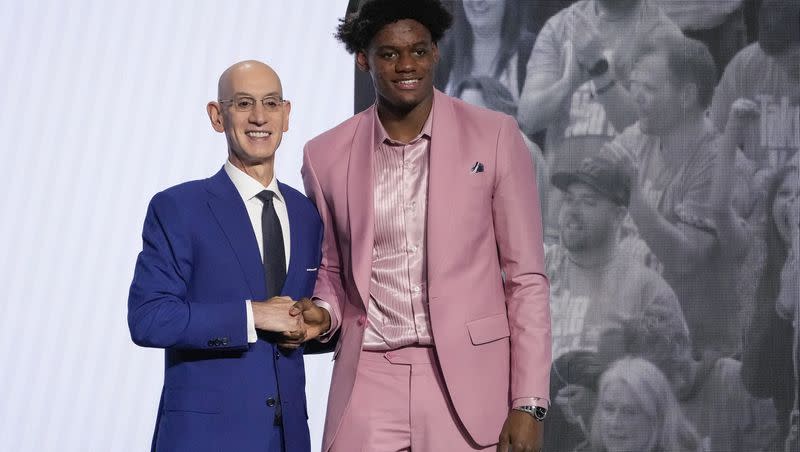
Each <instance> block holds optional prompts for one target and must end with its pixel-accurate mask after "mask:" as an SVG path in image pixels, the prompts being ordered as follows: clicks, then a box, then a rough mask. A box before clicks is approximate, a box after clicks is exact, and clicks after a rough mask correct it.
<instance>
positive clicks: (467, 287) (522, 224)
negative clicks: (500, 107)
mask: <svg viewBox="0 0 800 452" xmlns="http://www.w3.org/2000/svg"><path fill="white" fill-rule="evenodd" d="M434 96H435V97H434V109H433V114H434V117H433V124H432V126H433V130H432V133H431V134H432V139H431V148H430V153H429V159H430V173H429V174H430V175H429V182H428V216H427V220H426V233H427V267H428V300H429V309H430V321H431V326H432V330H433V338H434V342H435V345H436V352H437V355H438V359H439V363H440V365H441V369H442V373H443V375H444V380H445V383H446V386H447V390H448V392H449V395H450V398H451V400H452V402H453V405H454V407H455V410H456V412H457V414H458V416H459V418H460V420H461V422H462V423H463V425H464V426H465V427H466V429H467V431H468V432H469V434H470V435H471V437H472V439H473V440H474V441H475V442H476V443H478V444H480V445H484V446H486V445H490V444H493V443H496V442H497V440H498V437H499V434H500V430H501V428H502V425H503V422H504V421H505V419H506V417H507V415H508V410H509V407H510V403H511V401H512V400H514V399H516V398H520V397H543V398H548V389H549V374H550V360H551V356H550V351H551V339H550V307H549V302H548V296H549V285H548V282H547V279H546V277H545V275H544V251H543V244H542V226H541V218H540V213H539V212H540V210H539V201H538V200H539V196H538V194H537V189H536V181H535V172H534V168H533V162H532V159H531V156H530V154H529V152H528V149H527V147H526V146H525V143H524V142H523V140H522V137H521V134H520V132H519V129H518V126H517V123H516V121H515V120H514V119H513V118H511V117H510V116H507V115H503V114H500V113H496V112H492V111H489V110H486V109H482V108H477V107H474V106H471V105H469V104H467V103H464V102H462V101H460V100H458V99H454V98H451V97H448V96H446V95H445V94H443V93H441V92H439V91H436V92H435V95H434ZM374 108H375V106H372V107H370V108H369V109H367V110H365V111H364V112H362V113H360V114H357V115H355V116H353V117H352V118H350V119H348V120H346V121H345V122H343V123H342V124H340V125H338V126H336V127H334V128H333V129H331V130H329V131H327V132H325V133H323V134H321V135H319V136H318V137H316V138H314V139H312V140H311V141H309V142H308V143H307V144H306V147H305V150H304V155H303V169H302V174H303V181H304V183H305V189H306V194H307V195H308V196H309V197H310V198H311V200H312V201H313V202H314V204H316V206H317V209H318V210H319V213H320V216H321V217H322V221H323V224H324V238H323V244H322V263H321V264H320V267H319V274H318V276H317V283H316V289H315V292H314V295H315V296H316V297H319V298H321V299H323V300H325V301H326V302H328V303H330V305H331V308H332V310H333V311H334V312H333V315H336V316H337V318H339V319H340V320H341V322H340V325H339V328H340V330H341V333H340V338H339V343H338V344H337V347H336V350H335V352H334V360H335V365H334V369H333V377H332V381H331V388H330V395H329V398H328V412H327V416H326V420H325V433H324V438H323V449H322V450H323V451H328V449H329V448H330V446H331V444H332V443H333V439H334V437H335V435H336V431H337V429H338V427H339V423H340V420H341V418H342V416H343V414H344V412H345V409H347V407H348V404H349V402H350V396H351V393H352V389H353V385H354V384H355V378H356V368H357V366H358V361H359V355H360V351H361V345H362V340H363V336H364V325H365V321H366V312H367V304H368V303H369V285H370V276H371V263H372V247H373V237H374V212H373V188H372V153H373V152H374V149H375V137H374V130H375V129H374V120H375V119H374V118H375V117H376V115H375V113H374ZM475 163H482V164H483V169H484V171H483V172H472V171H471V168H473V166H474V165H475ZM503 275H505V278H503ZM375 403H380V400H376V401H375ZM354 408H355V409H357V407H354Z"/></svg>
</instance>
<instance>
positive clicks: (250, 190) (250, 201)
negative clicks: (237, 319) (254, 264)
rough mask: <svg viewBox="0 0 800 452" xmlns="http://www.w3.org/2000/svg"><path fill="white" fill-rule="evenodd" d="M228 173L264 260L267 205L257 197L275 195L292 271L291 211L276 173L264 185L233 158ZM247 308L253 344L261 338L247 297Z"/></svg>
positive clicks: (275, 203)
mask: <svg viewBox="0 0 800 452" xmlns="http://www.w3.org/2000/svg"><path fill="white" fill-rule="evenodd" d="M224 168H225V173H227V174H228V177H229V178H230V179H231V182H233V185H234V187H236V191H238V192H239V196H241V197H242V201H244V207H245V208H246V209H247V216H248V217H250V224H251V225H252V226H253V232H254V233H255V234H256V242H258V252H259V254H261V261H262V262H263V261H264V236H263V235H262V233H261V211H262V210H263V208H264V202H263V201H261V200H260V199H258V198H257V197H256V195H258V194H259V193H261V192H262V191H264V190H269V191H271V192H272V193H274V194H275V196H274V197H273V198H272V205H273V206H274V207H275V214H276V215H277V216H278V221H279V222H280V224H281V233H282V234H283V250H284V251H283V252H284V254H285V256H286V259H285V260H286V271H287V272H288V271H289V258H290V250H291V247H290V245H291V236H290V234H289V213H288V211H287V210H286V201H285V200H284V199H283V195H282V194H281V191H280V189H279V188H278V179H277V178H276V177H275V176H274V175H273V176H272V180H271V181H270V183H269V184H268V185H267V186H266V187H264V186H263V185H261V182H259V181H257V180H255V179H253V178H252V177H250V176H249V175H247V174H246V173H245V172H244V171H242V170H240V169H239V168H237V167H235V166H233V164H232V163H231V162H230V160H226V161H225V166H224ZM245 305H246V308H245V309H246V310H247V342H249V343H254V342H256V340H258V336H257V335H256V327H255V319H254V318H253V305H252V304H251V300H245Z"/></svg>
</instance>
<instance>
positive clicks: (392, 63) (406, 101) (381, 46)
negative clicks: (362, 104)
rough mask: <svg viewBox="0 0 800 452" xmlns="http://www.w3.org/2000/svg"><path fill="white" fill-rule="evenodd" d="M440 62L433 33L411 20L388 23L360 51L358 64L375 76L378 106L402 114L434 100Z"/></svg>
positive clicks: (357, 58)
mask: <svg viewBox="0 0 800 452" xmlns="http://www.w3.org/2000/svg"><path fill="white" fill-rule="evenodd" d="M438 61H439V49H438V48H437V47H436V44H434V43H433V41H432V40H431V34H430V32H429V31H428V29H427V28H425V26H423V25H422V24H420V23H419V22H417V21H415V20H411V19H403V20H399V21H397V22H394V23H391V24H388V25H386V26H384V27H383V28H381V30H380V31H379V32H378V33H377V34H376V35H375V37H374V38H372V42H371V43H370V45H369V48H368V49H367V50H366V52H358V53H357V54H356V63H357V64H358V67H359V68H360V69H361V70H363V71H369V73H370V75H371V76H372V83H373V84H374V85H375V91H376V93H377V97H378V105H379V106H380V107H382V108H386V109H390V110H393V111H397V112H401V113H403V112H405V113H407V112H409V111H411V110H413V109H414V108H416V107H417V106H419V105H421V104H426V103H430V102H432V101H433V70H434V68H435V66H436V63H437V62H438Z"/></svg>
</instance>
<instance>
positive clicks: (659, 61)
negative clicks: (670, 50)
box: [630, 54, 686, 135]
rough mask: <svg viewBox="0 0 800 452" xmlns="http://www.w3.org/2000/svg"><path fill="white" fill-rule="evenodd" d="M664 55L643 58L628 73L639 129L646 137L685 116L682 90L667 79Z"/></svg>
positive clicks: (662, 130) (672, 127) (657, 133)
mask: <svg viewBox="0 0 800 452" xmlns="http://www.w3.org/2000/svg"><path fill="white" fill-rule="evenodd" d="M669 74H670V72H669V66H668V65H667V58H666V56H665V55H664V54H651V55H648V56H646V57H644V58H643V59H642V60H641V61H640V62H639V63H637V64H636V66H635V67H634V68H633V71H631V76H630V79H631V95H632V96H633V99H634V100H635V101H636V106H637V109H638V112H639V127H640V128H641V130H642V132H644V133H646V134H649V135H659V134H663V133H666V132H668V131H670V130H672V129H674V128H675V127H676V126H677V124H678V123H680V121H681V119H682V118H683V117H684V114H685V113H686V107H685V105H683V103H684V102H683V99H684V97H685V95H684V93H683V90H681V89H678V88H677V87H675V86H674V85H673V83H672V81H671V80H670V77H669Z"/></svg>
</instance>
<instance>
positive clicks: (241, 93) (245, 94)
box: [233, 91, 282, 99]
mask: <svg viewBox="0 0 800 452" xmlns="http://www.w3.org/2000/svg"><path fill="white" fill-rule="evenodd" d="M236 96H247V97H256V95H255V94H250V93H248V92H244V91H237V92H235V93H233V97H236ZM264 97H282V95H281V93H279V92H277V91H273V92H271V93H267V94H265V95H264V96H263V97H262V99H263V98H264Z"/></svg>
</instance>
